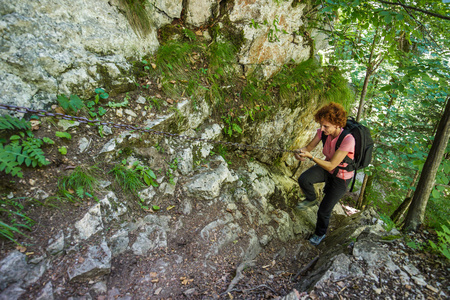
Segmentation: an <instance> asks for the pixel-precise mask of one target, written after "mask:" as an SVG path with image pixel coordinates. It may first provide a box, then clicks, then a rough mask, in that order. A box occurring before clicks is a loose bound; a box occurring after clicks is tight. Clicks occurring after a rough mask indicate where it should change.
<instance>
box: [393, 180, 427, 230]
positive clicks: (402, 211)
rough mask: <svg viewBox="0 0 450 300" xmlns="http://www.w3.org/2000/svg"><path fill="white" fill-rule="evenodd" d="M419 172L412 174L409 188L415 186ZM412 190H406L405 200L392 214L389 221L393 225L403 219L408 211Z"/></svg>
mask: <svg viewBox="0 0 450 300" xmlns="http://www.w3.org/2000/svg"><path fill="white" fill-rule="evenodd" d="M419 174H420V172H419V171H416V174H414V178H413V181H412V182H411V185H410V187H413V186H415V185H416V181H417V178H419ZM412 192H413V190H412V188H409V189H408V192H407V193H406V196H405V200H403V202H402V204H400V205H399V206H398V207H397V209H396V210H395V211H394V212H393V213H392V215H391V220H392V221H394V223H396V224H398V223H399V221H400V219H401V218H402V217H403V215H404V214H405V213H406V212H407V211H408V208H409V205H410V204H411V200H412V197H411V195H412Z"/></svg>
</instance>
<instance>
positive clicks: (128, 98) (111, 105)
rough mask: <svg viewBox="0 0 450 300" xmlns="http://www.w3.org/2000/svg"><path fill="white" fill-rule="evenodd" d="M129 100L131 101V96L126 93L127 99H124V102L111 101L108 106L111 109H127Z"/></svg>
mask: <svg viewBox="0 0 450 300" xmlns="http://www.w3.org/2000/svg"><path fill="white" fill-rule="evenodd" d="M128 100H130V96H129V94H128V93H126V95H125V98H124V99H123V101H122V102H111V101H109V102H108V103H107V104H106V105H107V106H109V107H111V108H118V107H125V106H127V105H128V103H129V101H128Z"/></svg>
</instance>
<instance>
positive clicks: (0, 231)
mask: <svg viewBox="0 0 450 300" xmlns="http://www.w3.org/2000/svg"><path fill="white" fill-rule="evenodd" d="M22 200H25V198H12V199H8V198H7V197H4V196H2V197H0V237H3V238H6V239H8V240H10V241H13V242H14V243H16V244H17V241H16V238H15V237H16V234H19V235H23V236H27V235H26V234H25V233H24V232H23V229H26V230H31V226H33V224H34V221H33V220H32V219H31V218H29V217H28V216H26V214H25V213H24V212H23V210H24V206H23V204H22V203H21V202H22Z"/></svg>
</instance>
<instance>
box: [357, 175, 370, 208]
mask: <svg viewBox="0 0 450 300" xmlns="http://www.w3.org/2000/svg"><path fill="white" fill-rule="evenodd" d="M368 180H369V176H368V175H367V174H365V175H364V180H363V183H362V186H361V192H360V193H359V197H358V201H357V202H356V203H357V205H356V208H357V209H363V208H364V206H365V204H367V203H366V202H367V201H364V198H365V191H366V186H367V181H368Z"/></svg>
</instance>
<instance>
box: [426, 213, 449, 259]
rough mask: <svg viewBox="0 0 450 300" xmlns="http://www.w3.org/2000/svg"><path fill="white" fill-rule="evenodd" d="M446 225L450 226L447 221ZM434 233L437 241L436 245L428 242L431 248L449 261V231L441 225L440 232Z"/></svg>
mask: <svg viewBox="0 0 450 300" xmlns="http://www.w3.org/2000/svg"><path fill="white" fill-rule="evenodd" d="M447 223H448V224H450V222H448V221H447ZM436 233H437V235H438V239H439V241H438V243H437V244H436V243H434V242H433V241H428V242H429V243H430V245H431V248H432V249H433V250H435V251H437V252H439V253H441V254H442V255H443V256H445V257H446V258H447V259H450V229H449V228H448V227H447V226H445V225H442V231H436Z"/></svg>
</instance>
